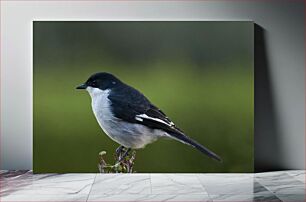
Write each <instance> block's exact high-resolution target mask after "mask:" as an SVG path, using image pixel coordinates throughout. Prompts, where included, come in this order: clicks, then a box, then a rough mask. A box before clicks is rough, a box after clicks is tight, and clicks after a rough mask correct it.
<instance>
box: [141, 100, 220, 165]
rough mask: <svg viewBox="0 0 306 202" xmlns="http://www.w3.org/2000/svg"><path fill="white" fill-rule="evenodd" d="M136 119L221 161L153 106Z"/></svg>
mask: <svg viewBox="0 0 306 202" xmlns="http://www.w3.org/2000/svg"><path fill="white" fill-rule="evenodd" d="M135 119H136V120H137V121H138V122H139V123H141V124H143V125H146V126H148V127H151V128H155V129H162V130H164V131H165V132H166V134H167V135H168V136H169V137H170V138H173V139H176V140H178V141H180V142H182V143H184V144H188V145H190V146H193V147H194V148H196V149H198V150H199V151H201V152H202V153H204V154H206V155H208V156H209V157H211V158H213V159H216V160H218V161H221V158H220V157H219V156H218V155H217V154H215V153H214V152H212V151H210V150H209V149H207V148H206V147H204V146H203V145H201V144H200V143H198V142H196V141H195V140H193V139H191V138H190V137H188V136H187V135H185V134H184V132H183V131H181V130H180V129H179V128H178V127H176V126H175V125H174V123H173V122H172V121H171V120H170V119H169V118H168V117H167V116H166V115H165V114H164V113H163V112H162V111H161V110H160V109H158V108H156V107H155V106H153V105H151V106H150V108H149V109H147V110H146V112H145V113H143V114H138V115H136V117H135Z"/></svg>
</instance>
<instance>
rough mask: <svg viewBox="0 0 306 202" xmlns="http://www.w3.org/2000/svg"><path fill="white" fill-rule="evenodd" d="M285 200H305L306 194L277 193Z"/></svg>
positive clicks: (300, 201)
mask: <svg viewBox="0 0 306 202" xmlns="http://www.w3.org/2000/svg"><path fill="white" fill-rule="evenodd" d="M276 196H277V197H278V198H279V199H281V200H282V201H283V202H305V193H304V194H277V195H276Z"/></svg>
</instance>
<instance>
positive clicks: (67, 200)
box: [1, 194, 88, 202]
mask: <svg viewBox="0 0 306 202" xmlns="http://www.w3.org/2000/svg"><path fill="white" fill-rule="evenodd" d="M87 197H88V195H87V194H86V195H69V194H66V195H55V194H53V195H35V194H31V195H22V194H18V195H16V194H12V195H8V196H3V197H1V202H6V201H7V202H18V201H20V202H31V201H35V202H45V201H54V202H56V201H58V202H73V201H78V202H85V201H86V200H87Z"/></svg>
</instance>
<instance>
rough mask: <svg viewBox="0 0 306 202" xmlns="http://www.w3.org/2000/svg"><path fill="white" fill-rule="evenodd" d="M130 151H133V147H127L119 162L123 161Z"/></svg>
mask: <svg viewBox="0 0 306 202" xmlns="http://www.w3.org/2000/svg"><path fill="white" fill-rule="evenodd" d="M130 151H131V148H127V149H126V151H125V152H124V153H123V155H122V156H121V158H120V159H119V162H121V161H122V160H123V159H124V158H125V157H127V155H128V154H129V152H130Z"/></svg>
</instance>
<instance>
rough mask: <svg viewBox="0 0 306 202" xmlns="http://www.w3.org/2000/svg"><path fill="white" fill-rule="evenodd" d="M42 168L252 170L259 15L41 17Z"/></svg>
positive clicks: (37, 138) (37, 75) (37, 36)
mask: <svg viewBox="0 0 306 202" xmlns="http://www.w3.org/2000/svg"><path fill="white" fill-rule="evenodd" d="M33 42H34V44H33V47H34V48H33V49H34V58H33V64H34V66H33V72H34V75H33V78H34V85H33V92H34V120H33V121H34V144H33V145H34V165H33V169H34V172H35V173H48V172H52V173H68V172H137V173H148V172H150V173H154V172H158V173H207V172H210V173H215V172H223V173H224V172H229V173H231V172H239V173H241V172H253V170H254V163H253V155H254V141H253V139H254V70H253V66H254V64H253V63H254V56H253V52H254V24H253V22H245V21H243V22H239V21H237V22H219V21H218V22H217V21H216V22H213V21H212V22H210V21H34V22H33Z"/></svg>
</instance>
